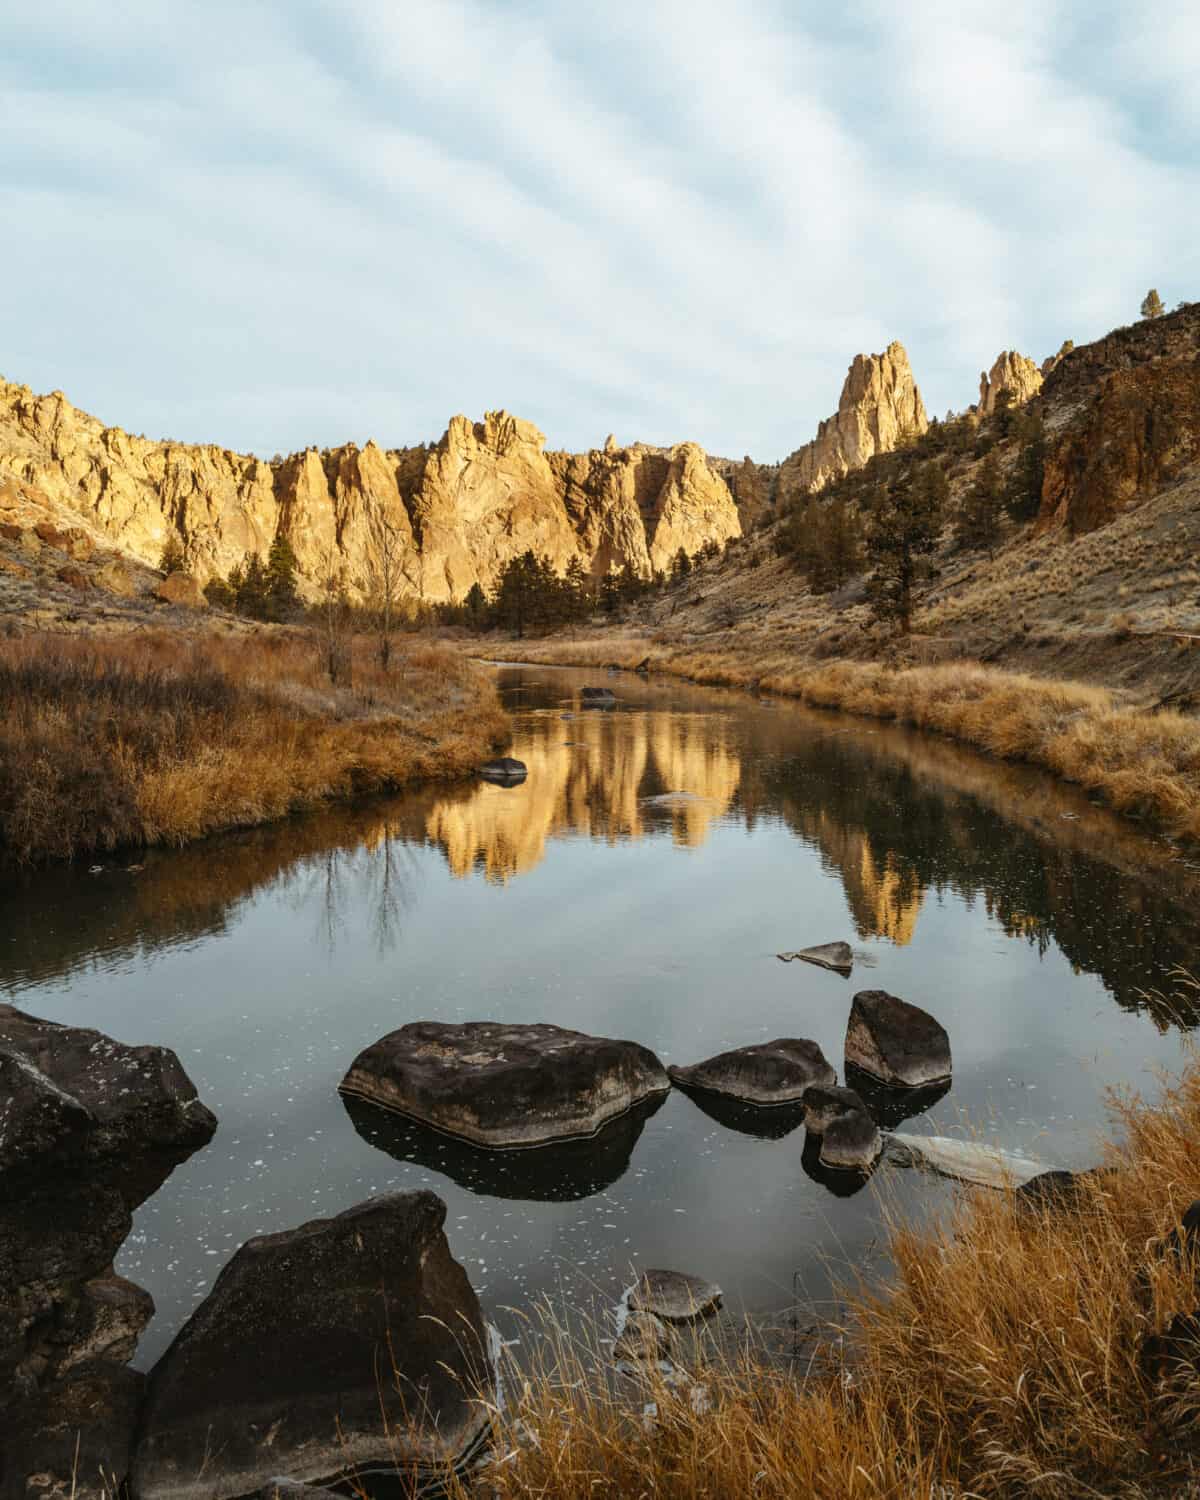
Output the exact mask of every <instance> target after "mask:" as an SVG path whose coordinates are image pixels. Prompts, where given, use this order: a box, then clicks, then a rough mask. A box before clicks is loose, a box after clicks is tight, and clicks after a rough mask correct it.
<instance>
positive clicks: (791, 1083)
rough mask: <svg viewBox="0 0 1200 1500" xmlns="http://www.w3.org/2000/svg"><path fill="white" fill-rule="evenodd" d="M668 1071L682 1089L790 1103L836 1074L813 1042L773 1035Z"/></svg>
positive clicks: (745, 1099)
mask: <svg viewBox="0 0 1200 1500" xmlns="http://www.w3.org/2000/svg"><path fill="white" fill-rule="evenodd" d="M667 1072H668V1073H669V1075H670V1077H671V1081H672V1083H676V1084H678V1085H679V1086H680V1087H681V1088H689V1089H707V1090H709V1091H710V1092H712V1093H715V1094H723V1095H726V1096H727V1097H729V1098H731V1099H738V1100H741V1101H742V1102H743V1103H746V1104H759V1105H768V1106H769V1105H776V1104H795V1103H797V1102H798V1101H799V1100H801V1099H802V1098H803V1096H804V1091H805V1089H807V1088H810V1087H811V1086H812V1085H813V1084H814V1083H827V1084H829V1083H836V1082H837V1074H836V1073H835V1072H834V1071H833V1069H832V1068H831V1067H830V1066H829V1064H828V1062H826V1060H825V1054H824V1053H823V1052H822V1051H821V1049H820V1047H819V1046H818V1045H817V1044H816V1042H810V1041H808V1040H806V1039H804V1038H802V1037H778V1038H777V1039H776V1040H775V1041H773V1042H757V1043H755V1044H754V1045H753V1046H749V1047H735V1048H733V1050H732V1051H729V1052H718V1053H717V1055H716V1056H715V1057H710V1058H708V1059H707V1060H706V1061H705V1062H698V1063H693V1064H692V1065H691V1066H690V1067H672V1068H668V1069H667Z"/></svg>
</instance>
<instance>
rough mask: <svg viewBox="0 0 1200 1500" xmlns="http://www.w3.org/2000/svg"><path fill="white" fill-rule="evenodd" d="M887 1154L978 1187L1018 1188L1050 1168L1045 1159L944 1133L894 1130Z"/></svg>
mask: <svg viewBox="0 0 1200 1500" xmlns="http://www.w3.org/2000/svg"><path fill="white" fill-rule="evenodd" d="M887 1154H888V1160H889V1161H891V1162H894V1163H895V1164H896V1165H897V1166H902V1167H925V1168H927V1169H928V1170H929V1171H931V1172H937V1173H938V1174H939V1175H941V1176H942V1177H953V1178H955V1179H956V1180H957V1181H958V1182H971V1183H975V1184H976V1185H978V1186H979V1187H990V1188H1006V1187H1013V1188H1019V1187H1020V1186H1021V1184H1022V1183H1025V1182H1029V1181H1030V1179H1031V1178H1034V1177H1039V1176H1041V1175H1043V1174H1044V1173H1046V1172H1048V1171H1050V1170H1051V1168H1050V1167H1049V1166H1048V1164H1047V1163H1046V1162H1043V1161H1035V1160H1034V1159H1033V1157H1031V1156H1023V1155H1021V1154H1019V1153H1017V1152H1014V1151H1002V1150H1001V1149H1000V1148H999V1147H998V1146H985V1145H982V1144H980V1142H978V1141H961V1140H958V1139H956V1138H955V1137H953V1136H945V1135H908V1134H901V1133H900V1132H898V1131H897V1132H894V1133H893V1134H891V1135H889V1136H888V1138H887Z"/></svg>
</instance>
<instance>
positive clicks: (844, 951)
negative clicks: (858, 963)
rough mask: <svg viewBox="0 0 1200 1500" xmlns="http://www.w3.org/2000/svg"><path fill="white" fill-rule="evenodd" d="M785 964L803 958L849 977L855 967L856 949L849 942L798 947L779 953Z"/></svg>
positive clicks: (819, 966)
mask: <svg viewBox="0 0 1200 1500" xmlns="http://www.w3.org/2000/svg"><path fill="white" fill-rule="evenodd" d="M779 957H780V958H781V959H783V961H784V963H785V964H790V963H791V962H792V960H793V959H797V958H798V959H801V960H802V961H803V962H804V963H806V964H816V965H817V967H818V968H821V969H831V970H832V971H833V972H834V973H835V974H841V975H843V976H844V977H848V976H849V974H850V971H851V970H852V969H853V968H854V950H853V949H852V948H851V947H850V944H849V943H817V944H815V946H813V947H811V948H797V949H796V950H795V952H793V953H781V954H780V955H779Z"/></svg>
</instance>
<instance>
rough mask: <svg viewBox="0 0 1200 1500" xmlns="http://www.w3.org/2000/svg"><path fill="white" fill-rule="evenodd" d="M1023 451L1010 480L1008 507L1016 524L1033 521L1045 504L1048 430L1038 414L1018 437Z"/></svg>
mask: <svg viewBox="0 0 1200 1500" xmlns="http://www.w3.org/2000/svg"><path fill="white" fill-rule="evenodd" d="M1018 436H1019V437H1020V439H1021V448H1020V451H1019V453H1018V454H1017V461H1016V463H1015V464H1014V465H1013V467H1012V472H1011V473H1010V474H1009V476H1008V485H1007V488H1006V491H1005V496H1004V504H1005V508H1006V509H1007V511H1008V513H1009V515H1010V516H1011V517H1012V518H1013V520H1014V521H1032V520H1033V518H1034V517H1035V516H1036V515H1037V513H1038V509H1039V507H1040V506H1041V503H1042V480H1043V478H1044V477H1045V472H1046V429H1045V427H1044V426H1043V425H1042V419H1041V416H1040V415H1039V414H1038V413H1036V412H1034V413H1031V414H1030V415H1029V417H1028V418H1027V419H1026V421H1025V422H1024V423H1023V424H1022V427H1021V430H1020V432H1019V433H1018Z"/></svg>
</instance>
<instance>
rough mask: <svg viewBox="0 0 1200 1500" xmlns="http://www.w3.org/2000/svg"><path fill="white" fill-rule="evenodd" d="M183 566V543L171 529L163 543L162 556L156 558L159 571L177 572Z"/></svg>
mask: <svg viewBox="0 0 1200 1500" xmlns="http://www.w3.org/2000/svg"><path fill="white" fill-rule="evenodd" d="M184 566H185V563H184V556H183V543H182V542H181V541H180V540H179V537H178V535H177V534H176V533H175V532H174V531H172V532H170V533H169V534H168V536H167V539H166V541H165V542H164V543H163V549H162V556H161V557H160V558H159V560H158V568H159V572H160V573H179V572H181V571H182V570H183V568H184Z"/></svg>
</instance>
